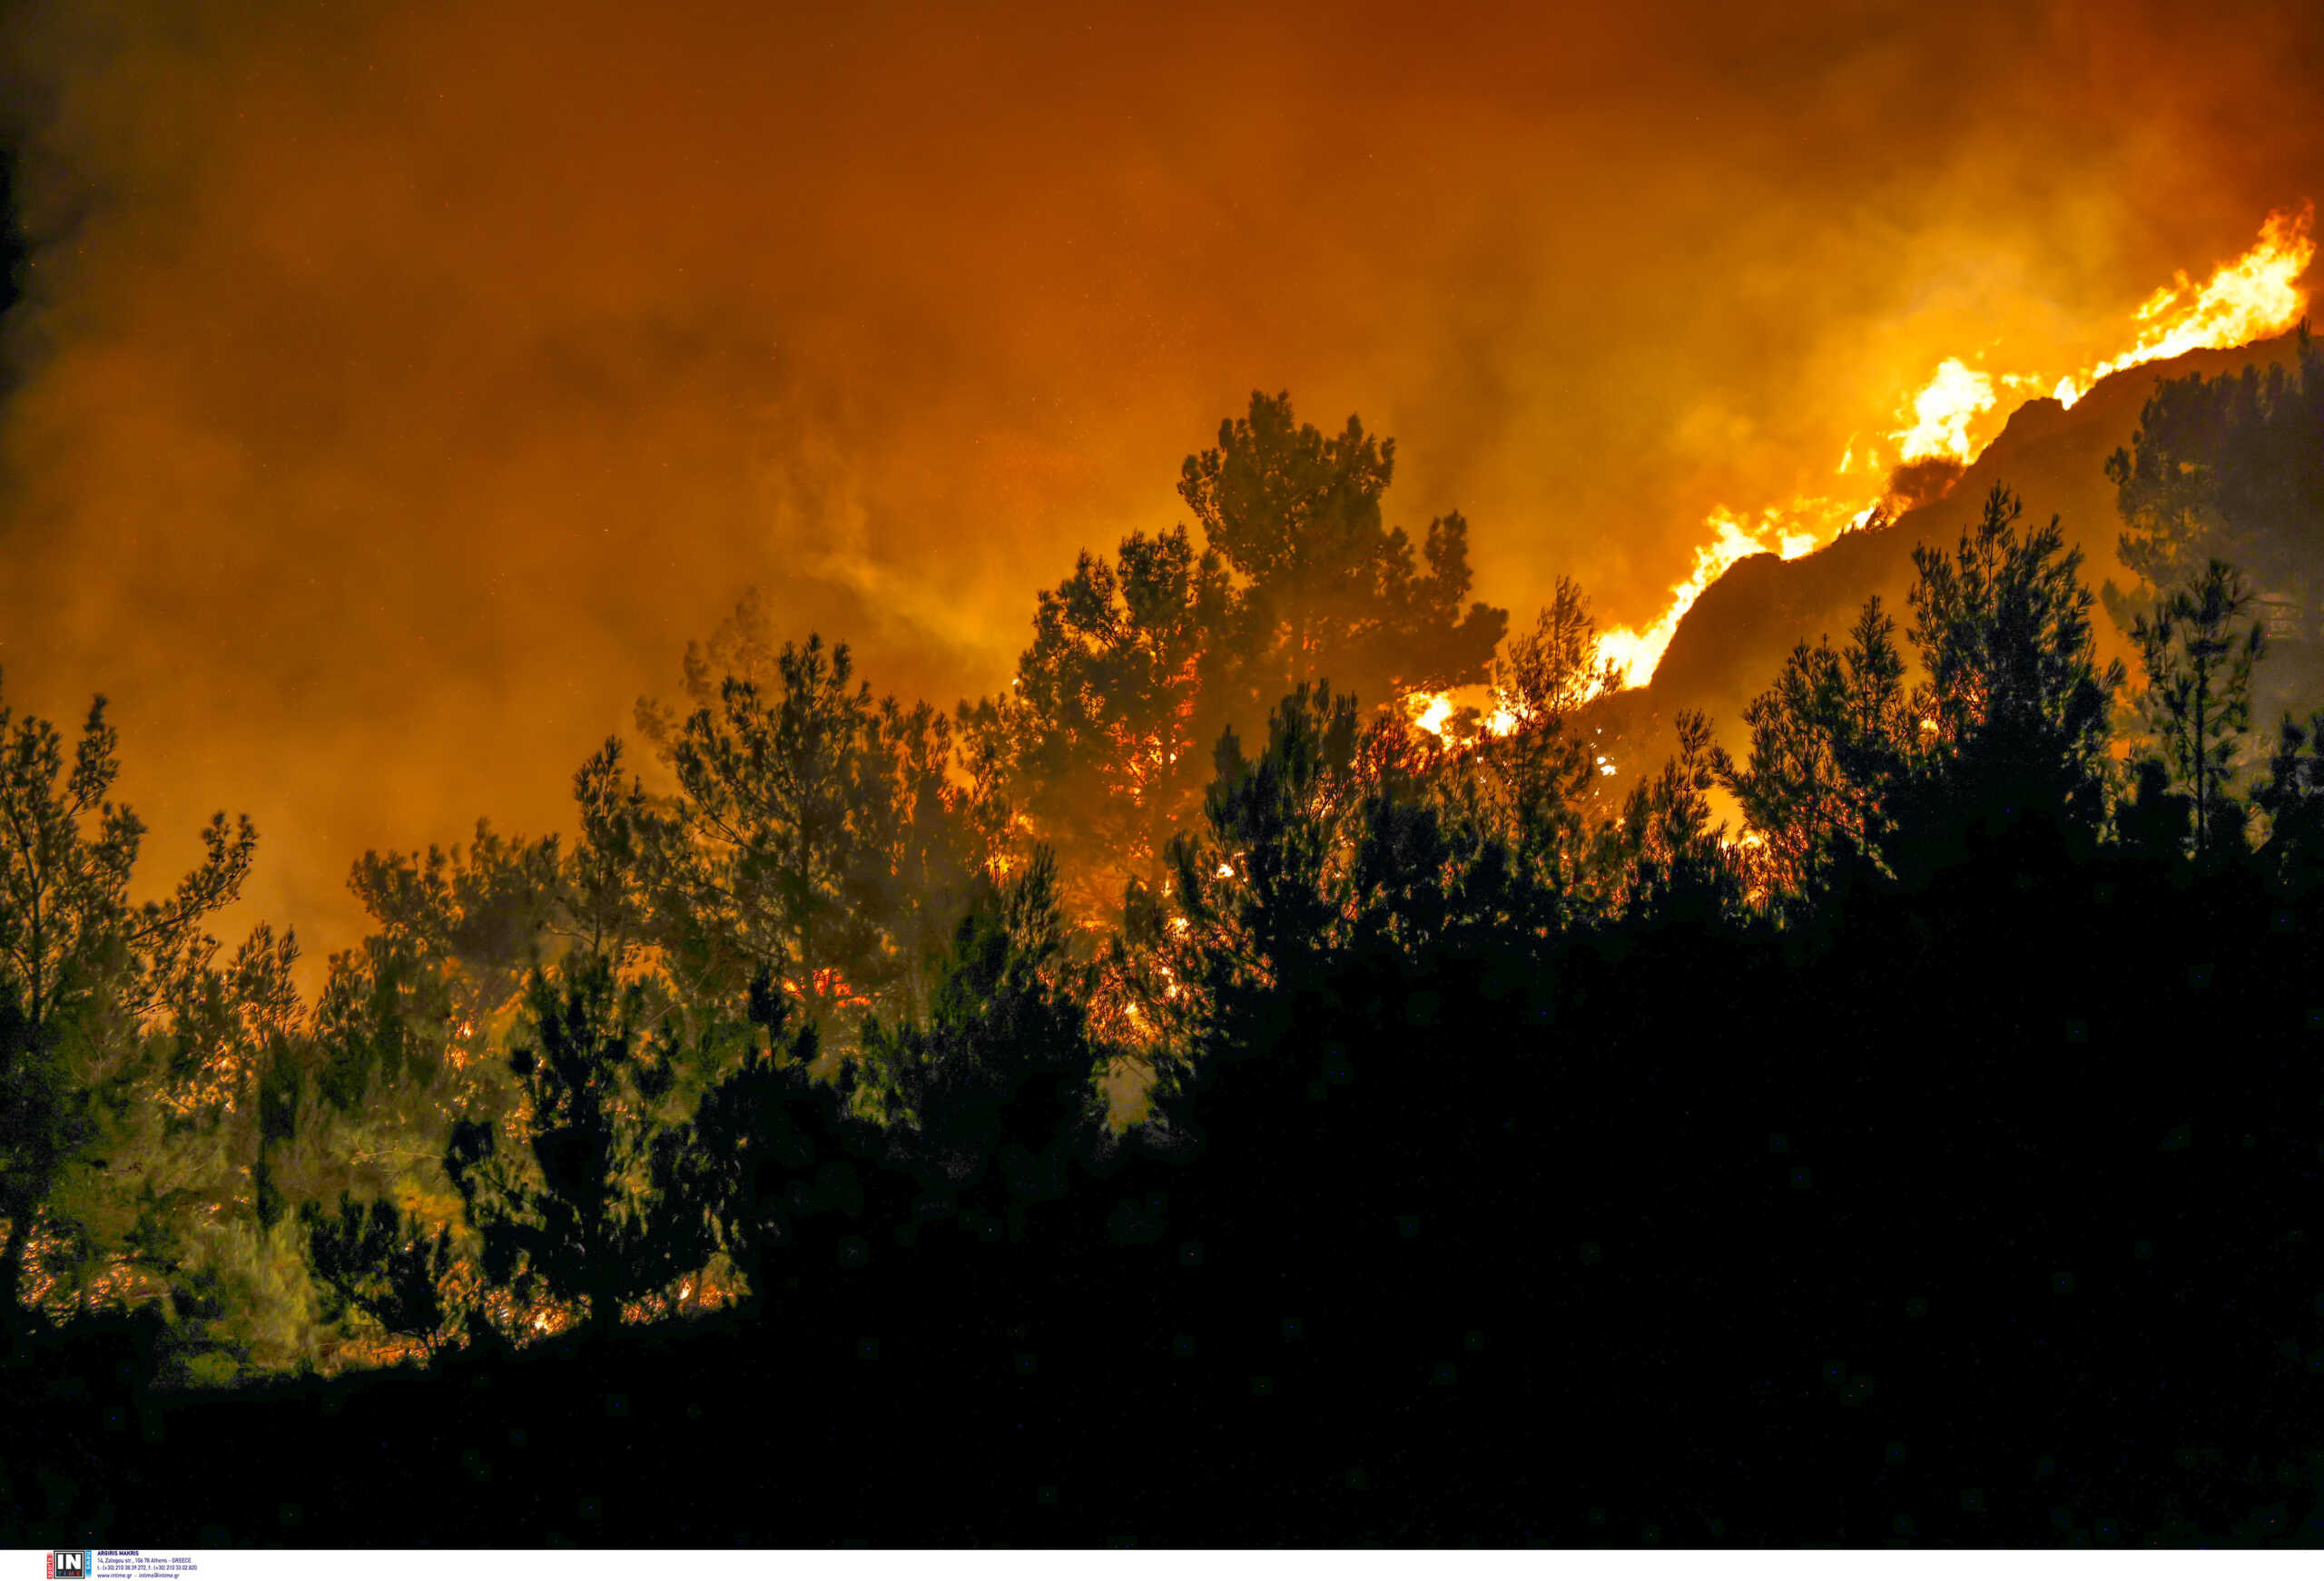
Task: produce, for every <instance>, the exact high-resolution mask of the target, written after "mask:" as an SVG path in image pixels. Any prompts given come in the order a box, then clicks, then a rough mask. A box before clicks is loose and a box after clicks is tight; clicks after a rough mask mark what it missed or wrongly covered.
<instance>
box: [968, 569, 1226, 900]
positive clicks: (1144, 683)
mask: <svg viewBox="0 0 2324 1581" xmlns="http://www.w3.org/2000/svg"><path fill="white" fill-rule="evenodd" d="M1233 597H1234V595H1233V593H1232V591H1231V589H1230V587H1229V584H1228V580H1227V576H1226V570H1225V567H1224V565H1222V563H1221V561H1220V558H1219V556H1218V555H1217V554H1216V552H1215V551H1197V550H1196V547H1195V545H1194V543H1193V540H1192V539H1191V538H1190V537H1189V536H1188V535H1187V533H1186V531H1185V530H1184V529H1183V528H1179V529H1176V530H1173V531H1171V532H1168V533H1164V534H1158V535H1145V534H1135V535H1131V536H1130V537H1128V538H1126V539H1124V540H1123V541H1122V545H1121V549H1120V552H1119V554H1118V556H1117V557H1116V558H1115V559H1114V560H1113V561H1112V562H1111V563H1108V562H1107V561H1105V560H1103V559H1100V558H1098V557H1097V556H1094V555H1088V554H1085V555H1082V556H1081V558H1080V561H1079V563H1078V565H1076V566H1075V568H1074V573H1073V574H1072V575H1071V576H1069V577H1068V578H1067V579H1066V580H1065V581H1064V582H1062V583H1060V584H1059V585H1058V586H1057V587H1056V588H1055V589H1054V590H1051V591H1047V592H1044V593H1042V594H1041V595H1040V598H1039V605H1038V607H1037V610H1036V613H1035V614H1034V618H1033V633H1034V634H1033V644H1032V646H1031V647H1029V648H1028V649H1026V650H1025V653H1024V654H1023V656H1022V657H1021V658H1019V661H1018V663H1017V676H1016V679H1015V680H1014V681H1013V682H1011V683H1010V687H1009V691H1008V692H1007V693H1006V694H1004V695H1003V696H1001V697H1000V698H999V699H996V700H990V701H988V702H984V703H982V704H980V705H978V706H977V707H975V708H970V707H968V706H967V705H963V707H962V710H961V726H962V729H963V732H965V733H966V734H967V735H969V736H970V738H971V739H973V740H975V741H979V742H981V743H986V744H988V745H989V746H990V750H991V751H993V753H994V755H995V757H996V759H997V760H998V761H999V762H1000V763H1001V764H1003V765H1005V767H1004V770H1003V772H1004V773H1005V776H1006V778H1005V781H1004V783H1005V785H1006V786H1007V787H1008V788H1010V789H1013V790H1014V792H1015V795H1016V798H1017V800H1018V801H1019V810H1021V812H1022V813H1023V814H1024V815H1025V816H1026V817H1027V818H1028V819H1029V820H1030V821H1031V824H1032V826H1033V827H1034V828H1036V829H1038V830H1040V831H1041V833H1042V835H1043V837H1044V838H1045V839H1047V840H1049V841H1051V842H1052V843H1053V844H1054V845H1055V846H1057V847H1059V848H1061V849H1063V850H1065V851H1066V852H1068V854H1069V857H1070V859H1071V862H1072V864H1073V866H1074V868H1075V869H1076V870H1077V871H1078V872H1079V873H1080V874H1083V875H1086V878H1085V882H1087V883H1089V884H1090V885H1091V886H1092V892H1091V893H1090V894H1089V895H1088V897H1087V898H1086V899H1085V900H1084V901H1083V903H1082V904H1081V905H1080V906H1079V907H1078V908H1077V909H1078V910H1079V911H1080V912H1081V913H1082V914H1084V915H1089V914H1094V913H1095V912H1096V911H1097V910H1098V909H1099V908H1101V907H1102V906H1104V905H1106V904H1108V903H1110V902H1111V901H1112V900H1114V899H1118V896H1119V894H1120V892H1121V888H1122V886H1123V885H1124V884H1125V883H1127V882H1128V881H1129V880H1130V879H1134V878H1138V877H1141V876H1144V875H1146V874H1147V873H1149V872H1150V871H1151V870H1152V867H1153V864H1154V861H1155V859H1156V858H1157V855H1158V854H1159V852H1160V851H1161V849H1162V847H1163V846H1164V845H1166V844H1167V843H1168V840H1169V837H1170V835H1171V834H1172V833H1173V832H1174V831H1175V830H1177V829H1178V828H1179V827H1180V826H1182V825H1183V824H1184V823H1185V821H1186V820H1187V816H1188V815H1189V814H1190V813H1191V812H1192V810H1194V809H1195V808H1196V806H1197V805H1198V804H1199V803H1200V800H1201V797H1202V787H1203V784H1204V782H1205V774H1206V762H1207V759H1208V753H1207V751H1206V748H1207V745H1208V743H1209V742H1210V741H1215V740H1216V736H1217V732H1218V730H1219V729H1220V728H1222V726H1223V724H1224V722H1225V717H1226V713H1225V703H1226V698H1225V696H1224V694H1223V692H1222V678H1223V676H1224V673H1225V669H1226V664H1227V663H1228V662H1229V660H1230V657H1231V653H1230V652H1229V650H1228V647H1227V645H1226V643H1225V642H1224V641H1223V640H1222V638H1223V633H1225V632H1226V630H1227V626H1228V621H1229V617H1230V613H1231V611H1232V609H1233Z"/></svg>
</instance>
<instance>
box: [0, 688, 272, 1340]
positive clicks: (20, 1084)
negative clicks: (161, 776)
mask: <svg viewBox="0 0 2324 1581" xmlns="http://www.w3.org/2000/svg"><path fill="white" fill-rule="evenodd" d="M119 751H120V741H119V737H118V735H117V734H116V732H114V731H113V727H112V726H111V725H109V724H108V723H106V722H105V717H104V700H103V698H99V699H97V701H96V702H94V704H92V705H91V707H90V709H89V715H88V719H87V722H85V724H84V726H83V729H82V732H81V739H80V741H79V742H78V743H77V744H76V745H75V747H74V751H73V754H72V759H71V761H70V763H69V765H68V763H67V761H66V758H65V753H64V739H63V737H62V736H60V735H59V734H58V732H56V730H55V729H54V727H53V726H52V725H50V724H49V723H48V722H47V721H45V720H42V719H37V718H34V717H31V716H29V715H28V716H26V717H25V718H22V719H17V720H14V721H13V728H12V721H11V715H10V712H9V711H8V710H6V709H5V708H0V1218H5V1221H6V1226H7V1227H6V1232H5V1233H6V1240H5V1246H0V1293H4V1294H5V1301H0V1311H5V1312H6V1313H7V1314H8V1315H9V1316H11V1317H13V1316H14V1315H15V1312H16V1311H17V1303H18V1302H19V1301H20V1300H21V1299H22V1283H23V1279H24V1271H25V1249H26V1246H27V1244H28V1243H29V1240H30V1237H31V1235H32V1232H33V1227H34V1219H35V1217H36V1216H37V1215H38V1214H39V1213H40V1212H41V1210H42V1209H43V1207H44V1205H45V1204H46V1203H48V1202H49V1201H50V1198H51V1194H52V1193H54V1191H55V1190H56V1188H57V1185H58V1183H59V1180H60V1177H61V1176H62V1175H64V1173H66V1172H68V1171H69V1170H71V1169H73V1168H74V1166H75V1165H76V1164H79V1163H80V1162H81V1161H82V1160H83V1159H84V1150H85V1149H87V1148H88V1147H89V1146H90V1144H92V1143H93V1142H94V1141H95V1140H96V1139H97V1137H98V1136H99V1134H100V1130H101V1115H99V1113H98V1112H97V1109H96V1106H95V1100H96V1099H97V1097H98V1095H99V1090H100V1088H101V1087H103V1086H105V1085H113V1086H115V1087H118V1086H119V1085H121V1084H122V1083H123V1082H124V1081H125V1080H126V1079H127V1078H128V1077H129V1076H130V1075H132V1074H133V1072H132V1070H131V1068H130V1067H131V1062H133V1060H134V1058H135V1057H136V1056H137V1055H138V1053H139V1052H141V1036H140V1035H141V1033H142V1031H143V1026H144V1023H145V1021H146V1019H147V1018H148V1017H149V1016H153V1015H154V1014H156V1013H157V1012H163V1011H166V1010H167V1009H169V1008H170V1007H172V1004H173V1003H174V1005H175V1007H178V1008H180V1009H181V1010H182V1009H183V1008H184V1007H187V1006H188V1005H189V1003H190V1002H191V1001H192V1000H194V999H196V998H198V997H201V996H202V994H203V992H204V990H205V988H207V987H211V986H212V984H213V983H214V977H213V976H212V967H211V961H212V956H213V954H214V952H215V950H216V948H217V943H216V941H215V940H214V939H212V938H210V937H209V935H207V934H206V933H204V932H202V927H201V924H202V920H203V919H204V918H207V917H209V916H210V915H211V914H212V913H214V912H216V911H218V910H219V909H221V908H223V907H225V906H227V905H229V904H231V902H232V901H233V899H235V897H236V896H237V895H238V894H239V893H240V892H241V885H242V880H243V879H244V877H245V876H246V875H247V874H248V873H249V871H250V864H251V854H252V852H253V851H254V850H255V849H256V847H257V843H258V837H257V835H256V834H255V833H254V832H253V831H252V830H251V824H250V820H248V819H247V818H245V819H243V820H241V821H240V822H239V823H238V824H236V825H235V826H233V827H231V828H230V827H229V826H228V824H227V822H226V820H225V815H224V814H222V813H221V814H219V815H218V816H217V817H215V818H213V819H212V820H211V822H210V823H209V824H208V826H207V827H205V828H204V829H203V830H202V844H203V848H204V852H203V859H202V862H201V864H200V865H199V866H197V867H196V868H194V869H193V870H192V871H191V872H189V873H187V874H186V875H185V876H184V877H183V878H182V879H180V880H179V881H178V883H177V885H176V887H175V889H173V890H172V892H171V894H170V895H169V896H168V897H167V898H166V899H160V900H148V901H144V902H142V903H141V902H134V901H132V900H131V899H130V898H129V886H130V880H131V878H132V875H133V872H134V869H135V868H136V863H137V853H138V849H139V846H140V845H141V844H142V842H143V839H144V833H145V828H144V825H143V823H142V822H140V821H139V820H138V819H137V816H136V815H135V814H134V813H133V812H132V811H131V810H129V809H128V808H127V807H125V806H122V805H118V804H116V803H114V802H113V801H112V800H108V797H109V795H110V793H111V791H112V788H113V781H114V779H115V777H116V776H117V775H118V774H119V772H120V767H121V765H120V758H119ZM264 953H267V952H266V951H265V950H264V949H261V954H264ZM180 1019H181V1021H182V1016H181V1017H180ZM189 1063H190V1062H189Z"/></svg>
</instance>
